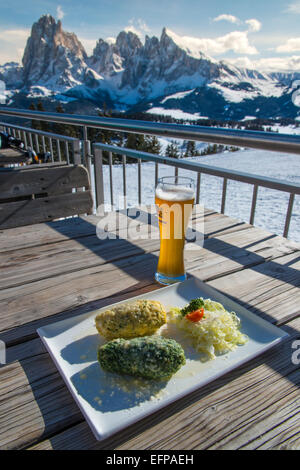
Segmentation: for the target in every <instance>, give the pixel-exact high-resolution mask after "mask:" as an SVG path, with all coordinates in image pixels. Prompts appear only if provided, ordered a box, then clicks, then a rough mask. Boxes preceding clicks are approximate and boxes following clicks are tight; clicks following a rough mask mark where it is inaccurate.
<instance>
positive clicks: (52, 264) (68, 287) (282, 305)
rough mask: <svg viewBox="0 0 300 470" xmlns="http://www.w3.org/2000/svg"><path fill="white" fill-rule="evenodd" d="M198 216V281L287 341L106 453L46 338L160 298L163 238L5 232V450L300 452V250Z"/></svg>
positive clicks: (1, 255)
mask: <svg viewBox="0 0 300 470" xmlns="http://www.w3.org/2000/svg"><path fill="white" fill-rule="evenodd" d="M199 218H200V219H201V220H200V222H201V221H204V233H205V241H204V248H203V249H201V250H199V251H196V252H194V251H187V252H186V264H187V269H188V273H189V275H190V276H195V277H197V278H199V279H201V280H203V281H205V282H207V283H208V284H209V285H211V286H213V287H215V288H217V289H219V290H221V291H222V292H224V293H225V294H226V295H228V296H230V297H231V298H233V299H234V300H235V301H237V302H238V303H240V304H241V305H243V306H245V307H246V308H248V309H249V310H251V311H252V312H254V313H255V314H257V315H260V316H262V317H263V318H265V319H267V320H268V321H270V322H272V323H274V324H276V325H278V326H280V327H282V328H283V329H284V330H285V331H287V332H288V333H289V334H290V337H289V338H288V340H287V341H286V342H285V343H284V344H283V345H281V346H278V347H276V348H275V349H272V350H270V351H269V352H268V353H266V354H264V355H262V356H260V357H259V358H257V359H255V360H252V361H250V362H249V363H247V364H246V365H244V366H243V367H240V368H239V369H237V370H235V371H234V372H231V373H230V374H227V375H226V376H224V377H222V378H221V379H219V380H216V381H214V382H213V383H211V384H210V385H208V386H206V387H204V388H201V389H199V390H197V391H196V392H194V393H192V394H191V395H189V396H186V397H185V398H183V399H181V400H179V401H177V402H175V403H174V404H172V405H171V406H168V407H167V408H164V409H162V410H161V411H159V412H157V413H155V414H154V415H151V416H150V417H148V418H146V419H144V420H142V421H140V422H139V423H137V424H135V425H134V426H131V427H130V428H127V429H126V430H124V431H122V432H120V433H118V434H116V435H114V436H113V437H111V438H109V439H107V440H106V441H102V442H100V443H99V442H97V441H96V440H95V438H94V437H93V435H92V432H91V431H90V429H89V426H88V425H87V423H86V422H85V420H84V418H83V416H82V414H81V412H80V410H79V408H78V407H77V405H76V404H75V402H74V400H73V398H72V397H71V395H70V394H69V392H68V390H67V388H66V386H65V384H64V382H63V380H62V378H61V377H60V375H59V373H58V372H57V369H56V367H55V366H54V364H53V362H52V360H51V358H50V357H49V355H48V353H47V352H46V350H45V349H44V347H43V345H42V343H41V341H40V339H39V338H38V337H37V333H36V329H37V328H38V327H40V326H42V325H45V324H48V323H52V322H53V321H57V320H59V319H64V318H68V317H71V316H73V315H76V314H79V313H82V312H87V311H91V310H93V309H95V308H98V307H102V306H105V305H108V304H110V303H113V302H117V301H120V300H124V299H127V298H130V297H132V296H135V295H138V294H141V293H144V292H151V291H153V290H154V289H157V288H159V286H158V285H157V284H156V283H155V281H154V280H153V273H154V272H155V269H156V264H157V255H158V252H159V240H146V239H142V240H135V241H132V240H131V241H128V240H124V239H116V240H106V241H103V240H102V241H99V239H98V238H97V237H96V235H95V230H96V226H97V223H98V222H99V218H97V217H96V216H88V217H81V218H76V219H67V220H65V221H58V222H52V223H49V224H39V225H35V226H27V227H20V228H17V229H10V230H5V231H3V232H2V233H1V234H0V236H1V242H0V269H1V277H0V339H1V340H3V341H5V343H6V345H7V364H6V365H3V366H0V448H1V449H16V448H30V449H128V450H129V449H130V450H131V449H159V450H163V449H168V450H170V449H186V450H188V449H257V448H259V449H265V448H267V449H269V448H276V449H278V448H280V449H287V448H295V449H300V419H299V408H300V401H299V384H300V369H299V367H300V366H299V365H297V364H293V362H292V353H293V352H294V350H293V349H292V345H293V342H294V341H295V340H296V339H298V340H299V338H300V308H299V305H300V288H299V287H300V245H299V244H296V243H293V242H291V241H288V240H286V239H284V238H282V237H280V236H276V235H272V234H270V233H268V232H266V231H264V230H262V229H259V228H256V227H253V226H251V225H249V224H246V223H243V222H240V221H237V220H235V219H232V218H229V217H226V216H224V215H220V214H218V213H216V212H214V211H212V210H209V209H206V210H205V214H204V216H201V215H200V216H199ZM125 219H126V216H124V221H125ZM143 229H144V230H148V225H147V221H146V222H145V225H144V228H143Z"/></svg>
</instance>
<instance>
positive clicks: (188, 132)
mask: <svg viewBox="0 0 300 470" xmlns="http://www.w3.org/2000/svg"><path fill="white" fill-rule="evenodd" d="M0 114H3V115H6V116H11V117H14V118H26V119H36V120H39V121H48V122H57V123H63V124H69V125H75V126H80V127H81V128H82V131H83V139H82V149H83V157H84V162H85V164H86V166H87V168H88V170H89V172H90V175H91V174H92V173H91V164H92V158H93V157H94V176H95V195H96V205H97V206H99V205H101V204H103V203H104V181H103V151H107V152H108V155H109V158H108V164H109V180H110V200H111V204H112V205H113V203H114V191H113V176H112V167H113V165H112V161H113V159H112V154H113V153H114V154H118V155H121V156H122V166H123V196H124V200H125V201H126V157H131V158H134V159H136V160H137V163H138V202H139V203H141V200H142V184H141V162H142V160H145V161H153V162H155V182H157V179H158V171H159V164H164V165H170V166H173V167H175V175H178V169H179V168H182V169H185V170H191V171H194V172H196V173H197V185H196V188H197V189H196V202H197V203H198V202H199V201H200V189H201V174H202V173H203V174H208V175H212V176H217V177H220V178H223V189H222V199H221V208H220V210H221V213H224V212H225V207H226V196H227V183H228V180H234V181H239V182H241V183H248V184H250V185H253V193H252V203H251V212H250V220H249V221H250V223H251V224H253V223H254V218H255V210H256V203H257V196H258V189H259V187H264V188H269V189H275V190H278V191H283V192H286V193H288V194H289V195H290V196H289V203H288V207H287V212H286V218H285V226H284V232H283V235H284V236H285V237H287V236H288V232H289V227H290V222H291V217H292V212H293V204H294V200H295V195H299V194H300V185H299V184H292V183H288V182H286V181H281V180H277V179H274V178H268V177H264V176H259V175H254V174H249V173H245V172H240V171H234V170H227V169H225V168H219V167H214V166H210V165H206V164H201V163H198V162H192V161H187V160H177V159H175V158H168V157H162V156H159V155H154V154H150V153H146V152H140V151H136V150H131V149H126V148H120V147H116V146H113V145H107V144H100V143H96V144H94V145H93V152H91V143H90V141H89V140H88V128H89V127H91V128H98V129H106V130H112V131H119V132H126V133H135V134H145V135H156V136H164V137H169V138H179V139H185V140H194V141H201V142H214V143H217V144H223V145H231V146H238V147H249V148H255V149H261V150H269V151H276V152H286V153H293V154H297V155H300V137H299V136H296V135H287V134H277V133H273V132H260V131H245V130H235V129H225V128H211V127H206V126H195V125H178V124H165V123H153V122H145V121H136V120H129V119H114V118H102V117H94V116H78V115H68V114H61V113H46V112H39V111H27V110H20V109H11V108H3V107H0ZM7 126H10V127H11V125H10V124H7ZM60 137H62V136H60ZM79 152H80V149H79V144H78V150H77V155H79ZM93 154H94V155H93ZM125 203H126V202H125Z"/></svg>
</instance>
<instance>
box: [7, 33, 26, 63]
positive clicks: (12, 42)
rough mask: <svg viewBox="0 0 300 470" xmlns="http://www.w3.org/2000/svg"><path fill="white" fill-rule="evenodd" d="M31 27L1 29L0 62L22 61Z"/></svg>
mask: <svg viewBox="0 0 300 470" xmlns="http://www.w3.org/2000/svg"><path fill="white" fill-rule="evenodd" d="M29 35H30V29H6V30H3V31H0V64H4V63H5V62H12V61H15V62H21V60H22V56H23V52H24V47H25V45H26V40H27V38H28V36H29Z"/></svg>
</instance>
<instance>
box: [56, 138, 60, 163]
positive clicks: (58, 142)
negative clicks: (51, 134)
mask: <svg viewBox="0 0 300 470" xmlns="http://www.w3.org/2000/svg"><path fill="white" fill-rule="evenodd" d="M56 148H57V155H58V161H60V162H61V152H60V141H59V139H56Z"/></svg>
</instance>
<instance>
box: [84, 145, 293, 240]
mask: <svg viewBox="0 0 300 470" xmlns="http://www.w3.org/2000/svg"><path fill="white" fill-rule="evenodd" d="M103 151H107V152H109V174H110V195H111V205H113V178H112V154H113V153H114V154H117V155H122V166H123V196H124V201H125V203H124V204H125V205H126V157H130V158H134V159H136V160H137V162H138V201H139V204H141V200H142V184H141V171H140V167H141V161H142V160H144V161H152V162H155V166H156V168H155V184H157V180H158V164H159V163H160V164H163V165H169V166H173V167H175V176H178V169H179V168H182V169H184V170H190V171H194V172H196V173H197V184H196V200H195V202H196V204H198V203H199V201H200V189H201V174H202V173H203V174H207V175H212V176H218V177H220V178H223V189H222V199H221V209H220V211H221V213H222V214H224V213H225V204H226V196H227V182H228V180H234V181H239V182H240V183H247V184H250V185H253V194H252V204H251V212H250V220H249V222H250V224H252V225H253V223H254V217H255V209H256V202H257V195H258V188H259V187H264V188H268V189H275V190H277V191H283V192H286V193H289V194H290V198H289V204H288V209H287V214H286V220H285V226H284V233H283V235H284V236H285V237H287V235H288V232H289V227H290V221H291V216H292V210H293V204H294V199H295V195H296V194H297V195H299V194H300V184H292V183H288V182H286V181H281V180H278V179H275V178H268V177H265V176H259V175H253V174H251V173H245V172H241V171H234V170H227V169H226V168H219V167H215V166H210V165H206V164H201V163H199V162H193V161H190V160H182V159H180V160H178V159H176V158H170V157H162V156H159V155H154V154H151V153H147V152H141V151H137V150H131V149H125V148H123V147H122V148H121V147H116V146H114V145H107V144H101V143H97V144H94V145H93V154H94V156H95V171H94V175H95V193H96V205H97V207H98V206H99V205H103V204H104V180H103Z"/></svg>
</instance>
